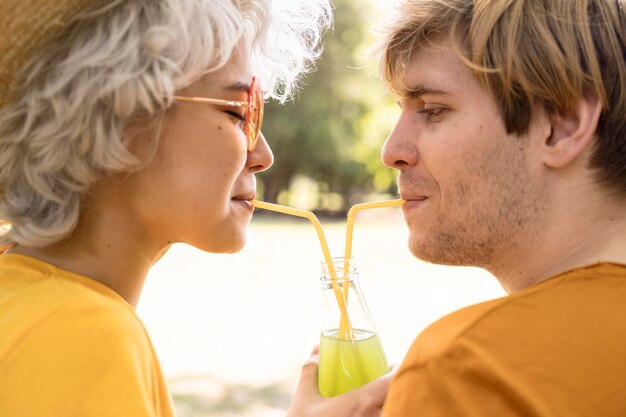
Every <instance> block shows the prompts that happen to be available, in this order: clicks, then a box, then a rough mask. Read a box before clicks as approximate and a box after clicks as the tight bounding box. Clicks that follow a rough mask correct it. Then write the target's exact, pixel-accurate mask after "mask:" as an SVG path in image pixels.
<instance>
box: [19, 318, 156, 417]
mask: <svg viewBox="0 0 626 417" xmlns="http://www.w3.org/2000/svg"><path fill="white" fill-rule="evenodd" d="M42 347H43V348H42ZM14 354H15V357H14V358H13V359H14V360H11V361H8V366H9V367H14V369H12V370H11V372H10V374H11V375H13V376H14V377H15V378H16V380H14V383H15V385H14V386H13V387H14V389H13V392H14V396H13V398H12V400H11V402H13V404H14V407H15V408H14V409H15V412H16V414H11V415H14V416H16V417H18V416H21V415H22V414H20V410H25V409H28V410H29V413H32V414H28V415H42V416H43V415H46V416H57V415H58V416H70V415H76V416H82V417H109V416H111V417H113V416H115V417H126V416H128V417H131V416H132V417H144V416H146V417H148V416H150V417H152V416H156V415H158V411H157V410H156V409H155V408H156V407H155V398H154V395H155V394H154V382H155V378H156V375H155V372H156V370H155V369H154V363H153V360H152V357H153V353H152V348H151V345H150V342H149V339H148V337H147V335H146V334H145V331H144V330H143V327H142V325H141V324H140V323H139V321H138V319H137V318H136V317H135V316H134V315H133V314H132V313H130V312H127V311H124V309H123V308H117V309H116V308H113V309H111V308H100V306H94V307H93V308H91V307H90V308H88V309H84V308H80V309H74V308H64V309H62V310H60V311H59V312H57V313H56V314H55V315H53V316H51V317H48V318H46V320H45V321H44V322H42V323H39V324H38V325H37V326H36V329H35V331H33V332H30V333H27V334H25V337H24V340H22V341H21V343H20V344H19V346H17V347H16V349H15V353H14ZM24 404H28V407H23V406H24Z"/></svg>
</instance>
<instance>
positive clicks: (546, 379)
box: [383, 263, 626, 417]
mask: <svg viewBox="0 0 626 417" xmlns="http://www.w3.org/2000/svg"><path fill="white" fill-rule="evenodd" d="M625 389H626V266H625V265H618V264H611V263H603V264H598V265H593V266H589V267H586V268H580V269H576V270H573V271H569V272H566V273H563V274H560V275H558V276H556V277H553V278H551V279H549V280H546V281H543V282H541V283H539V284H537V285H534V286H532V287H530V288H526V289H524V290H521V291H519V292H516V293H514V294H512V295H509V296H507V297H503V298H500V299H497V300H492V301H488V302H485V303H481V304H478V305H474V306H471V307H468V308H465V309H462V310H460V311H457V312H455V313H452V314H450V315H449V316H447V317H444V318H442V319H441V320H439V321H437V322H435V323H434V324H433V325H431V326H430V327H429V328H427V329H426V330H424V332H423V333H422V334H420V335H419V336H418V338H417V339H416V340H415V342H414V343H413V346H412V347H411V349H410V350H409V352H408V354H407V356H406V358H405V359H404V362H403V363H402V365H401V367H400V368H399V370H398V372H397V374H396V375H395V376H394V379H393V381H392V384H391V387H390V391H389V395H388V396H387V401H386V405H385V411H384V413H383V416H384V417H405V416H420V417H431V416H446V417H453V416H476V417H478V416H480V417H484V416H495V417H509V416H524V417H528V416H537V417H544V416H545V417H547V416H564V417H577V416H580V417H589V416H594V417H616V416H626V394H625V391H624V390H625Z"/></svg>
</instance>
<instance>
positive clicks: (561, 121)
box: [542, 96, 602, 168]
mask: <svg viewBox="0 0 626 417" xmlns="http://www.w3.org/2000/svg"><path fill="white" fill-rule="evenodd" d="M601 112H602V103H601V102H600V100H598V99H597V98H595V97H592V96H589V97H585V98H581V99H580V100H578V102H577V103H576V105H575V107H574V108H573V109H572V110H571V111H570V112H568V113H565V114H555V115H553V116H550V126H551V130H550V135H549V136H548V137H547V138H546V139H545V142H544V143H543V152H542V153H543V162H544V163H545V164H546V165H547V166H549V167H550V168H562V167H564V166H566V165H568V164H569V163H571V162H572V161H573V160H574V159H576V158H577V157H578V156H579V155H580V154H581V153H582V152H583V150H584V149H585V148H586V147H587V145H588V144H589V143H590V142H591V140H592V139H593V138H594V136H595V133H596V129H597V127H598V120H599V119H600V113H601Z"/></svg>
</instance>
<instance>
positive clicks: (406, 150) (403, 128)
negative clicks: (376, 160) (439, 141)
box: [381, 114, 418, 170]
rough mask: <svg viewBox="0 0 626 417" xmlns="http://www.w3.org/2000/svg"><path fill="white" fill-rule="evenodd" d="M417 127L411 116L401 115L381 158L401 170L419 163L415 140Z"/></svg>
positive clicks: (388, 138)
mask: <svg viewBox="0 0 626 417" xmlns="http://www.w3.org/2000/svg"><path fill="white" fill-rule="evenodd" d="M415 127H416V126H415V125H414V123H412V121H411V120H410V118H409V117H407V116H406V115H404V114H403V115H400V118H399V119H398V121H397V122H396V124H395V126H394V128H393V130H392V131H391V133H390V134H389V136H388V137H387V140H385V144H384V145H383V149H382V152H381V159H382V161H383V163H384V164H385V165H387V166H388V167H389V168H394V169H397V170H401V169H403V168H406V167H407V166H413V165H415V164H417V161H418V152H417V147H416V143H415V140H416V139H417V134H418V132H417V129H416V128H415Z"/></svg>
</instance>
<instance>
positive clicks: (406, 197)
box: [400, 192, 428, 202]
mask: <svg viewBox="0 0 626 417" xmlns="http://www.w3.org/2000/svg"><path fill="white" fill-rule="evenodd" d="M400 197H402V199H403V200H405V201H406V202H409V201H424V200H426V199H427V198H428V197H426V196H425V195H421V194H408V193H402V192H401V193H400Z"/></svg>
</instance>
